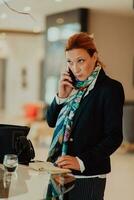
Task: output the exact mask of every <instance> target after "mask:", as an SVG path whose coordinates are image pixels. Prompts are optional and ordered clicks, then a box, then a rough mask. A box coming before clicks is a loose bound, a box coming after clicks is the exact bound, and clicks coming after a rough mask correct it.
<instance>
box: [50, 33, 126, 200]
mask: <svg viewBox="0 0 134 200" xmlns="http://www.w3.org/2000/svg"><path fill="white" fill-rule="evenodd" d="M65 54H66V61H67V67H66V69H65V71H64V72H63V73H62V74H61V79H60V81H59V88H58V93H57V95H56V97H55V98H54V100H53V102H52V104H51V106H50V107H49V109H48V111H47V122H48V124H49V126H50V127H55V131H54V135H53V139H52V142H51V145H50V150H49V155H48V161H51V162H54V163H56V164H57V165H58V167H62V168H65V169H66V168H67V169H68V168H69V169H71V170H72V172H73V173H74V174H75V175H79V176H81V178H84V179H80V180H81V181H79V184H78V185H79V189H78V191H79V192H78V191H77V199H82V200H84V199H88V200H94V199H96V200H102V199H103V196H104V189H105V182H106V174H107V173H109V172H110V170H111V168H110V155H111V154H112V153H113V152H114V151H115V150H116V149H117V148H118V147H119V146H120V144H121V142H122V138H123V137H122V114H123V103H124V92H123V87H122V85H121V83H119V82H118V81H116V80H113V79H111V78H110V77H108V76H107V75H106V74H105V72H104V70H103V64H102V63H101V62H100V60H99V58H98V51H97V48H96V45H95V43H94V39H93V38H92V37H90V36H89V35H88V34H87V33H82V32H81V33H77V34H74V35H72V36H71V37H70V38H69V39H68V41H67V44H66V48H65ZM72 74H73V75H74V77H72ZM83 180H86V183H88V184H86V185H85V184H84V183H83ZM76 183H77V182H76ZM75 188H76V189H77V184H76V187H75ZM81 190H83V191H81ZM83 194H84V195H83ZM74 198H75V197H74Z"/></svg>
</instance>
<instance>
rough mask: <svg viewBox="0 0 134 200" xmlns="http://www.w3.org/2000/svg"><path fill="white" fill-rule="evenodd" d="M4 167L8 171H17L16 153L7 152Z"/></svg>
mask: <svg viewBox="0 0 134 200" xmlns="http://www.w3.org/2000/svg"><path fill="white" fill-rule="evenodd" d="M3 165H4V169H5V171H7V172H15V170H16V168H17V166H18V157H17V155H15V154H7V155H5V156H4V160H3Z"/></svg>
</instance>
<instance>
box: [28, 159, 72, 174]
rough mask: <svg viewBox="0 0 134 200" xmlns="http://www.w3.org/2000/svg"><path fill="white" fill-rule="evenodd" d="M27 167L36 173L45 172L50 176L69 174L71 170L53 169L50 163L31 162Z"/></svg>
mask: <svg viewBox="0 0 134 200" xmlns="http://www.w3.org/2000/svg"><path fill="white" fill-rule="evenodd" d="M29 167H30V168H32V169H34V170H36V171H47V172H49V173H51V174H58V173H70V172H71V170H69V169H63V168H59V167H55V166H54V165H53V163H51V162H33V163H29Z"/></svg>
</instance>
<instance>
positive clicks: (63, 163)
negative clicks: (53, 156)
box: [56, 155, 80, 171]
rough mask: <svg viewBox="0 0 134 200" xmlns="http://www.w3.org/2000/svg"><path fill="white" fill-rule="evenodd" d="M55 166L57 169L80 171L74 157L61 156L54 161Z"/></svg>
mask: <svg viewBox="0 0 134 200" xmlns="http://www.w3.org/2000/svg"><path fill="white" fill-rule="evenodd" d="M56 164H57V165H58V167H61V168H64V169H74V170H79V171H80V165H79V162H78V160H77V158H76V157H73V156H68V155H66V156H61V157H59V158H58V160H57V161H56Z"/></svg>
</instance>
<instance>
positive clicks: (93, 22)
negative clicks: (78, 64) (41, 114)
mask: <svg viewBox="0 0 134 200" xmlns="http://www.w3.org/2000/svg"><path fill="white" fill-rule="evenodd" d="M89 31H90V33H94V35H95V39H96V43H97V46H98V50H99V52H100V56H101V58H102V61H103V62H104V63H105V64H106V65H107V67H106V71H107V72H108V74H110V75H111V76H112V77H113V78H115V79H117V80H119V81H121V82H122V84H123V86H124V89H125V95H126V100H134V86H133V85H132V76H134V74H132V67H133V57H134V18H132V17H125V16H118V15H113V14H108V13H99V12H97V11H91V13H90V21H89ZM7 44H8V48H9V55H8V66H7V82H6V86H7V87H6V111H7V113H8V114H11V115H16V114H19V113H20V114H21V111H22V105H24V104H25V103H27V102H36V101H38V100H39V86H40V85H39V82H40V77H39V63H40V60H41V59H42V58H43V56H44V36H43V35H39V36H34V35H8V36H7ZM23 67H26V68H27V74H28V86H27V88H25V89H23V88H22V86H21V69H22V68H23Z"/></svg>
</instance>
